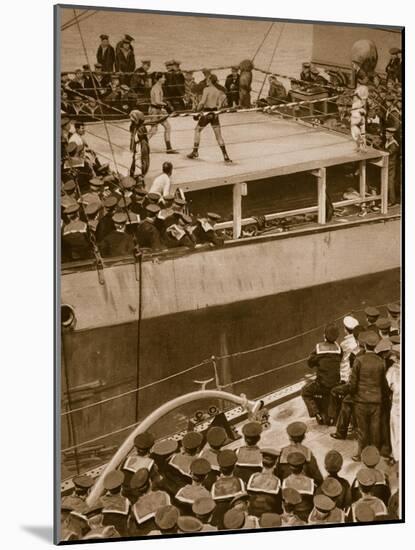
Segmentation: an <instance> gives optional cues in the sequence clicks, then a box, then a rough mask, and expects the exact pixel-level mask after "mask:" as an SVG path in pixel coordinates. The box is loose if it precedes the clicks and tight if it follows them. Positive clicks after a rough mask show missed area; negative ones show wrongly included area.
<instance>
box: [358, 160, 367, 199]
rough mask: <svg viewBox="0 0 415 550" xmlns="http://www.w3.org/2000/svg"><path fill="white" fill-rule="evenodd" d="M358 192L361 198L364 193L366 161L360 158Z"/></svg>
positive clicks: (363, 196)
mask: <svg viewBox="0 0 415 550" xmlns="http://www.w3.org/2000/svg"><path fill="white" fill-rule="evenodd" d="M359 193H360V197H361V198H362V199H364V198H365V195H366V161H365V160H361V161H360V163H359Z"/></svg>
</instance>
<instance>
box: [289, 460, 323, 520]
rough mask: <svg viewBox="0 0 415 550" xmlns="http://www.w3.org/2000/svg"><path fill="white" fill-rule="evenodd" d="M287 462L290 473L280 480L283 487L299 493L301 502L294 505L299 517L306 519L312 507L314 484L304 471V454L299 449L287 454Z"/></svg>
mask: <svg viewBox="0 0 415 550" xmlns="http://www.w3.org/2000/svg"><path fill="white" fill-rule="evenodd" d="M287 460H288V464H289V465H290V468H291V474H290V475H289V476H288V477H286V478H285V479H284V481H283V482H282V488H283V489H295V490H296V491H298V492H299V493H300V495H301V503H300V504H298V505H297V506H296V513H297V515H298V517H299V518H300V519H302V520H303V521H307V518H308V516H309V514H310V512H311V510H312V508H313V496H314V492H315V490H316V486H315V483H314V481H313V480H312V479H311V477H308V476H306V475H305V473H304V464H305V456H304V455H303V453H301V452H300V451H294V452H291V453H290V454H289V455H288V459H287Z"/></svg>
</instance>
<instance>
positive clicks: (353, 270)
mask: <svg viewBox="0 0 415 550" xmlns="http://www.w3.org/2000/svg"><path fill="white" fill-rule="evenodd" d="M399 232H400V219H399V218H396V217H395V218H390V219H384V220H380V221H378V222H375V223H363V224H357V225H353V224H351V225H348V226H346V227H339V228H336V229H333V228H331V229H330V230H328V228H325V229H324V230H322V229H320V230H317V231H305V232H303V233H301V232H300V233H299V234H298V235H289V236H287V235H283V236H279V237H275V236H274V237H272V238H268V239H254V240H253V242H251V243H250V242H246V243H244V242H243V241H240V242H237V243H234V245H231V246H225V247H224V248H222V249H212V250H208V251H200V252H195V253H193V254H190V255H185V256H181V257H177V258H169V259H165V260H163V261H160V262H154V261H144V262H143V264H142V270H141V271H142V284H141V285H140V284H139V282H138V281H137V280H136V274H137V273H138V272H139V271H137V270H136V269H135V268H134V265H133V264H132V263H127V264H123V263H119V264H115V265H112V266H107V267H105V269H104V278H105V284H104V285H100V284H99V282H98V278H97V273H96V271H95V270H94V269H91V267H89V268H88V269H84V268H79V269H76V268H74V267H73V268H71V269H68V270H66V271H64V272H63V275H62V281H61V285H62V288H61V291H62V303H63V304H69V305H71V306H72V307H73V308H74V311H75V316H76V326H75V329H74V330H69V331H65V332H64V333H63V336H62V345H61V350H62V367H63V368H62V395H63V396H64V400H63V410H66V409H67V407H68V398H69V400H70V407H71V408H72V409H73V408H77V407H83V406H85V405H88V404H91V403H94V402H96V401H100V400H102V399H107V398H109V397H112V396H114V395H118V394H121V393H125V392H129V391H131V393H129V394H128V395H126V396H124V397H122V398H119V399H114V400H110V401H108V402H105V403H103V404H102V405H98V406H94V407H92V408H88V409H86V410H83V411H80V412H77V413H74V414H72V415H66V416H64V417H63V422H62V448H63V449H65V448H67V447H70V446H71V445H73V444H76V443H82V442H84V441H89V440H91V439H94V438H97V437H100V436H101V435H102V434H103V433H109V432H113V431H117V430H119V429H121V428H123V427H126V426H129V425H131V424H133V423H134V422H136V421H137V419H138V418H142V417H143V416H145V415H146V414H148V413H149V412H150V411H151V410H153V409H154V408H155V407H158V406H160V405H161V404H162V403H163V402H165V401H166V400H169V399H173V398H174V397H177V396H179V395H182V394H183V393H186V392H191V391H194V390H195V389H197V388H198V387H199V386H198V385H197V384H196V383H195V382H194V381H195V380H204V379H209V378H215V376H216V382H219V384H220V385H221V386H224V387H225V389H226V390H227V391H231V392H233V393H236V394H239V393H242V392H243V393H246V394H247V396H248V397H249V398H254V397H259V396H261V395H264V394H266V393H267V392H269V390H270V388H272V389H278V388H280V387H282V386H285V385H288V384H293V383H296V382H298V380H300V379H302V378H303V377H304V376H305V375H306V374H307V372H309V369H308V367H307V366H306V361H305V358H306V357H307V355H308V353H309V352H310V351H311V349H312V347H313V346H314V344H315V343H316V341H318V340H319V338H321V337H322V333H323V327H324V324H325V323H326V322H328V321H333V320H337V321H339V319H341V317H342V316H344V315H346V314H348V313H350V312H353V313H354V314H355V315H356V316H357V317H358V318H359V319H360V320H361V321H362V322H363V321H364V318H363V317H364V316H363V309H364V308H365V307H366V305H368V304H370V305H380V306H382V305H384V304H386V303H388V302H390V301H392V300H398V299H399V294H400V267H399V266H400V246H399ZM140 288H141V290H142V296H141V298H142V308H141V311H142V315H141V317H140V319H139V311H140V295H139V292H140ZM281 341H282V342H281ZM262 348H263V349H262ZM252 350H256V351H252ZM241 352H242V353H241ZM212 356H215V360H212V359H211V358H212ZM198 364H200V366H196V367H194V368H191V367H193V366H194V365H198ZM215 366H216V371H215V368H214V367H215ZM182 371H185V372H182ZM137 385H138V386H139V387H144V389H143V390H142V391H140V392H138V394H137V392H135V391H134V389H135V388H136V387H137ZM208 387H213V385H212V384H211V385H210V386H208ZM68 388H69V393H68ZM205 405H208V404H205ZM191 412H194V410H192V411H191ZM178 422H179V423H180V417H179V418H178ZM180 428H186V425H185V424H184V425H178V426H175V431H176V430H177V429H180ZM159 429H160V432H162V431H163V426H162V425H160V428H159ZM125 435H126V434H125V433H119V434H116V435H114V436H111V437H107V438H103V439H102V440H99V443H102V444H105V445H109V444H115V443H116V442H118V441H119V440H122V439H123V437H125ZM159 435H164V434H162V433H160V434H159Z"/></svg>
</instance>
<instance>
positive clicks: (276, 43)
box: [257, 23, 285, 101]
mask: <svg viewBox="0 0 415 550" xmlns="http://www.w3.org/2000/svg"><path fill="white" fill-rule="evenodd" d="M284 27H285V23H283V24H282V27H281V30H280V34H279V36H278V39H277V40H276V42H275V46H274V50H273V52H272V56H271V60H270V62H269V65H268V70H267V72H266V73H265V75H264V80H263V81H262V85H261V88H260V90H259V92H258V97H257V101H258V99H259V98H260V97H261V93H262V90H263V89H264V85H265V80H266V78H267V75H268V74H269V71H270V69H271V65H272V62H273V61H274V57H275V54H276V52H277V49H278V46H279V43H280V41H281V37H282V33H283V32H284Z"/></svg>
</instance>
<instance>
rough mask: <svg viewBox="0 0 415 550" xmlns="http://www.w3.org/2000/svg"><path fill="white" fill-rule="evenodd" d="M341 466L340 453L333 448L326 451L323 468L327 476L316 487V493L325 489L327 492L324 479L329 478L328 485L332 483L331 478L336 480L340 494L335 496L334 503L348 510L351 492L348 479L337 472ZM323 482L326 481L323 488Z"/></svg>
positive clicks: (341, 458)
mask: <svg viewBox="0 0 415 550" xmlns="http://www.w3.org/2000/svg"><path fill="white" fill-rule="evenodd" d="M342 466H343V457H342V455H341V454H340V453H339V452H338V451H336V450H334V449H333V450H331V451H328V453H327V454H326V456H325V457H324V468H325V469H326V472H327V473H328V477H326V479H325V480H324V481H323V483H322V484H321V485H320V487H319V488H318V489H317V491H316V494H320V493H324V490H326V492H327V481H326V480H330V481H329V485H330V486H332V485H333V480H334V481H337V482H338V483H339V484H340V486H341V494H340V495H339V496H338V497H336V504H337V506H338V507H339V508H341V509H342V510H348V509H349V507H350V505H351V503H352V493H351V488H350V483H349V482H348V480H347V479H346V478H345V477H342V476H340V475H339V472H340V470H341V469H342ZM324 482H326V485H325V486H324V488H323V484H324ZM329 496H330V495H329Z"/></svg>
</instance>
